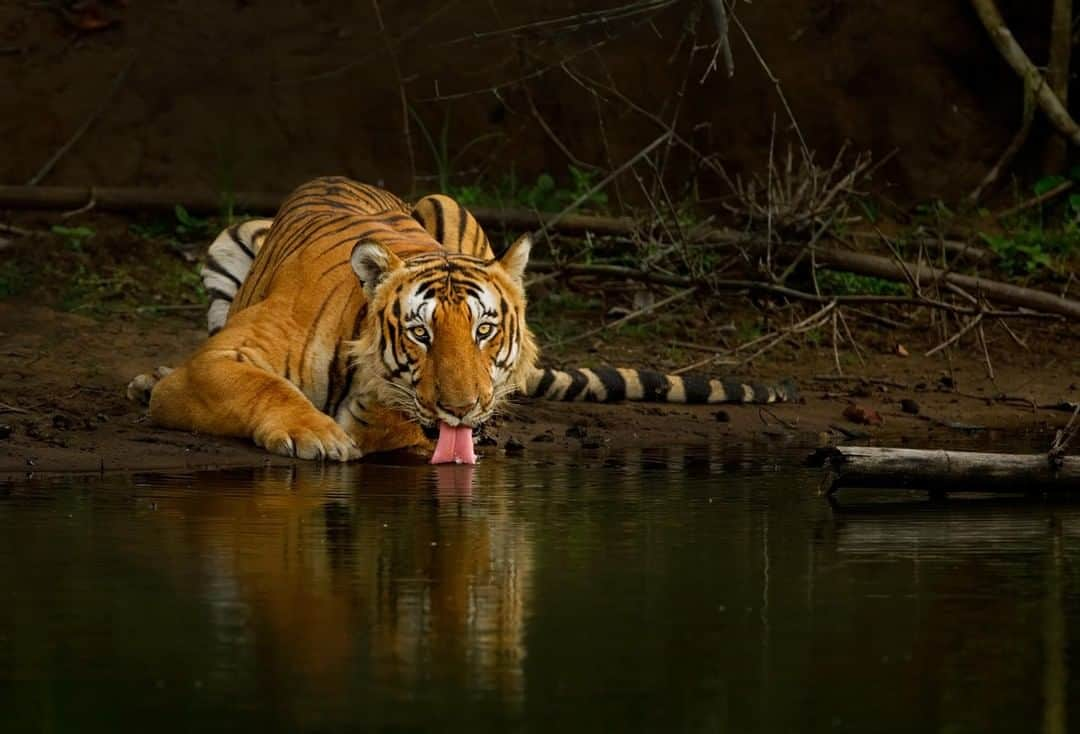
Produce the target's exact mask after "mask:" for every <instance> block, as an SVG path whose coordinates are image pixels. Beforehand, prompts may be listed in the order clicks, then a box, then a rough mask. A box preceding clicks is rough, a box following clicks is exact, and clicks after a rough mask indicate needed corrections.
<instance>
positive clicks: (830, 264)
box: [815, 247, 1080, 320]
mask: <svg viewBox="0 0 1080 734" xmlns="http://www.w3.org/2000/svg"><path fill="white" fill-rule="evenodd" d="M815 257H816V258H817V262H818V264H819V265H823V266H824V267H826V268H828V269H830V270H843V271H846V272H849V273H857V274H858V275H869V276H872V277H875V278H883V279H885V280H895V281H899V282H906V281H907V274H906V273H905V270H904V268H905V266H906V268H907V272H910V273H911V274H912V275H913V276H915V277H916V278H918V279H919V280H920V282H921V283H923V284H926V285H929V284H930V283H932V282H933V281H935V280H937V279H939V278H942V277H944V279H945V282H947V283H953V284H954V285H957V286H959V287H961V288H963V289H964V290H966V291H968V292H969V293H971V294H972V295H976V294H979V293H981V294H982V295H984V296H986V297H987V298H989V299H990V300H992V301H995V302H998V303H1006V304H1009V305H1010V306H1019V307H1021V308H1030V309H1033V310H1035V311H1042V312H1044V313H1053V314H1058V315H1061V316H1067V317H1069V318H1071V319H1078V320H1080V301H1073V300H1070V299H1068V298H1062V297H1061V296H1059V295H1056V294H1054V293H1048V292H1046V291H1040V290H1035V289H1034V288H1024V287H1022V286H1018V285H1012V284H1011V283H1002V282H1000V281H997V280H989V279H987V278H980V277H978V276H973V275H961V274H959V273H945V272H944V271H943V270H941V269H940V268H934V267H930V266H929V265H916V264H914V263H904V265H901V264H900V263H899V262H897V261H896V260H893V259H891V258H887V257H883V256H881V255H867V254H865V253H862V252H851V251H848V250H840V249H837V248H832V247H823V248H819V249H818V250H817V251H816V252H815Z"/></svg>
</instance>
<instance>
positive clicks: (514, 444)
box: [503, 436, 525, 454]
mask: <svg viewBox="0 0 1080 734" xmlns="http://www.w3.org/2000/svg"><path fill="white" fill-rule="evenodd" d="M503 448H505V449H506V453H508V454H520V453H521V452H522V451H524V450H525V444H523V443H522V442H521V441H518V440H517V439H516V438H514V437H513V436H511V437H510V438H508V439H506V444H505V445H504V446H503Z"/></svg>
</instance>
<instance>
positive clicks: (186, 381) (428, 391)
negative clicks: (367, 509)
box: [150, 178, 536, 460]
mask: <svg viewBox="0 0 1080 734" xmlns="http://www.w3.org/2000/svg"><path fill="white" fill-rule="evenodd" d="M425 202H426V203H425ZM422 204H424V206H426V207H428V209H429V210H430V211H433V212H435V213H436V214H438V216H439V219H438V226H435V225H430V226H431V229H435V230H443V234H444V242H439V241H437V240H436V239H435V238H434V237H433V234H432V232H431V231H430V229H426V228H425V226H424V225H427V224H428V223H429V222H430V221H432V219H431V218H430V217H429V218H424V217H423V216H420V217H418V218H414V217H413V216H411V215H410V209H409V207H408V206H407V205H406V204H405V203H404V202H402V201H401V200H400V199H397V198H396V197H394V196H393V195H391V194H388V193H387V192H385V191H381V190H379V189H376V188H374V187H370V186H364V185H361V184H356V183H354V182H351V181H348V180H347V179H342V178H325V179H316V180H315V181H312V182H310V183H308V184H305V185H303V186H301V187H300V188H299V189H297V190H296V191H295V192H294V193H293V194H292V195H291V196H290V197H289V199H288V200H287V201H286V202H285V203H284V204H283V205H282V207H281V210H280V211H279V212H278V215H277V217H276V218H275V219H274V222H273V225H272V226H271V227H270V230H269V232H268V233H267V234H266V238H265V241H263V242H262V244H261V248H260V249H259V250H258V254H257V255H256V256H255V258H254V262H253V263H252V265H251V270H250V272H249V273H248V274H247V277H246V278H245V279H244V280H243V282H242V283H241V284H240V286H239V289H238V291H237V292H236V294H235V298H234V299H233V301H232V305H231V308H230V310H229V316H228V319H227V321H226V322H225V325H224V328H222V329H221V330H220V331H219V332H218V333H217V334H215V335H214V336H212V337H211V338H210V339H209V340H207V342H206V343H205V344H204V345H203V346H202V347H201V348H200V349H199V350H198V351H196V352H195V354H194V355H192V356H191V358H190V359H188V360H187V361H186V362H185V363H184V364H182V365H181V366H180V367H178V368H177V369H176V370H174V371H173V372H171V373H170V374H168V375H167V376H165V377H164V378H162V379H161V380H160V381H159V382H157V383H156V384H155V385H153V388H152V392H151V395H150V416H151V418H152V420H153V421H154V422H155V423H157V424H159V425H163V426H166V427H171V428H179V429H186V430H194V431H199V432H202V433H210V434H218V435H228V436H246V437H250V438H252V439H253V440H254V441H255V442H256V443H257V444H259V445H260V446H263V447H265V448H266V449H267V450H269V451H272V452H275V453H282V454H290V455H296V456H300V457H303V458H321V457H325V458H330V459H336V460H347V459H349V458H354V457H356V456H359V455H361V454H364V453H371V452H377V451H387V450H392V449H397V448H403V447H409V446H427V445H428V442H427V440H426V439H425V438H424V436H423V433H422V431H421V429H420V426H419V424H420V423H424V424H434V423H435V422H436V421H438V420H442V421H446V422H451V423H452V424H453V425H457V424H458V423H462V424H465V425H470V426H473V425H477V424H479V423H481V422H483V420H486V418H487V417H489V416H490V415H491V414H492V412H493V411H495V410H496V409H497V408H498V405H499V403H500V401H501V400H502V399H503V398H504V397H505V396H506V395H507V394H509V393H510V392H512V391H513V390H515V389H521V388H523V387H524V384H525V380H526V377H527V375H528V373H529V371H530V370H532V369H533V367H534V364H535V361H536V346H535V343H534V341H533V338H532V335H531V333H530V332H529V330H528V327H527V326H526V324H525V298H524V291H523V287H522V284H521V275H522V272H523V270H524V266H525V261H526V260H527V257H528V248H529V245H528V242H521V241H519V242H518V243H515V245H513V246H511V248H510V249H509V250H508V252H507V253H506V254H505V255H504V256H503V257H502V258H501V259H498V260H496V259H495V258H494V257H493V255H492V253H491V250H490V246H489V245H488V243H487V238H486V237H484V236H483V232H482V231H481V230H479V227H478V225H476V223H475V220H474V219H472V217H471V216H469V215H468V214H467V213H465V212H464V210H462V209H460V207H458V208H457V209H452V208H451V205H453V202H452V201H450V200H448V199H446V198H445V197H437V198H436V197H428V199H425V200H423V201H422ZM444 210H446V211H445V212H444ZM444 213H445V214H448V215H449V214H453V215H455V216H460V217H461V219H460V220H456V219H455V220H452V221H451V220H445V221H444V218H443V215H444ZM418 219H419V220H420V221H418ZM451 223H452V224H453V226H452V227H450V226H449V225H450V224H451ZM444 225H446V226H445V227H444ZM444 245H445V246H444ZM463 251H464V252H463ZM418 283H427V284H429V287H428V291H426V292H428V293H429V295H428V297H427V299H426V300H425V299H424V298H421V296H420V295H417V294H418V293H419V291H416V286H417V284H418ZM410 289H412V290H413V291H416V292H415V293H412V295H411V296H410V293H411V291H410ZM477 289H481V290H483V291H484V293H485V294H486V295H485V299H484V300H483V303H486V304H488V305H486V306H482V308H484V309H487V310H485V311H484V314H481V315H479V316H478V314H479V313H480V312H479V309H480V308H481V306H478V305H477V304H478V303H480V300H478V299H476V298H471V297H467V296H468V295H469V294H470V293H473V292H475V291H476V290H477ZM435 291H437V293H435V294H434V295H431V293H434V292H435ZM410 297H411V298H412V300H411V301H410V303H412V304H414V306H415V305H416V304H419V305H420V308H421V309H422V310H423V313H424V316H425V319H426V320H425V321H424V323H425V324H426V326H425V327H424V328H425V329H426V330H427V331H429V332H430V333H429V334H428V337H429V343H427V344H426V345H425V344H424V343H422V342H421V341H420V340H418V339H414V338H412V336H410V334H412V335H415V333H416V332H415V331H412V332H406V327H407V324H406V323H405V321H404V320H403V319H404V318H405V317H407V316H408V315H409V314H403V313H402V310H403V309H405V308H406V307H407V305H408V304H404V302H405V300H406V299H407V298H410ZM495 303H497V304H500V305H499V306H498V308H495V307H493V306H491V304H495ZM403 304H404V305H403ZM417 310H418V309H417V308H413V312H414V315H415V312H416V311H417ZM489 311H491V312H492V313H494V312H495V311H497V312H498V313H497V314H495V315H491V313H489ZM481 318H482V319H484V320H486V321H488V322H491V323H493V324H495V330H494V333H493V334H492V335H491V336H490V338H481V336H480V335H479V332H478V331H477V329H478V328H480V327H479V323H478V319H481ZM414 321H415V319H414ZM411 328H414V329H415V328H417V327H411ZM508 340H510V341H508ZM511 347H512V348H511ZM387 355H390V357H391V358H392V359H391V362H388V356H387ZM511 357H512V359H511ZM403 370H404V371H405V372H404V373H403Z"/></svg>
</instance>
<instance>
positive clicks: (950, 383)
mask: <svg viewBox="0 0 1080 734" xmlns="http://www.w3.org/2000/svg"><path fill="white" fill-rule="evenodd" d="M937 382H938V387H940V388H942V389H944V390H952V389H953V388H955V387H956V382H955V381H954V380H953V378H951V377H949V376H948V375H942V376H941V377H939V378H938V381H937Z"/></svg>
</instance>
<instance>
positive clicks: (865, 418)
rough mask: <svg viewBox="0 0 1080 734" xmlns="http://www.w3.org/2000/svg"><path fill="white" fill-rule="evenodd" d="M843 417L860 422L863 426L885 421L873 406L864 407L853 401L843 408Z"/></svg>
mask: <svg viewBox="0 0 1080 734" xmlns="http://www.w3.org/2000/svg"><path fill="white" fill-rule="evenodd" d="M844 417H845V418H847V419H848V420H849V421H851V422H852V423H861V424H862V425H864V426H880V425H881V424H882V423H884V422H885V421H884V419H882V417H881V414H880V413H878V412H877V411H876V410H874V409H873V408H866V407H863V406H861V405H856V404H855V403H851V404H850V405H848V406H847V407H846V408H844Z"/></svg>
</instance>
